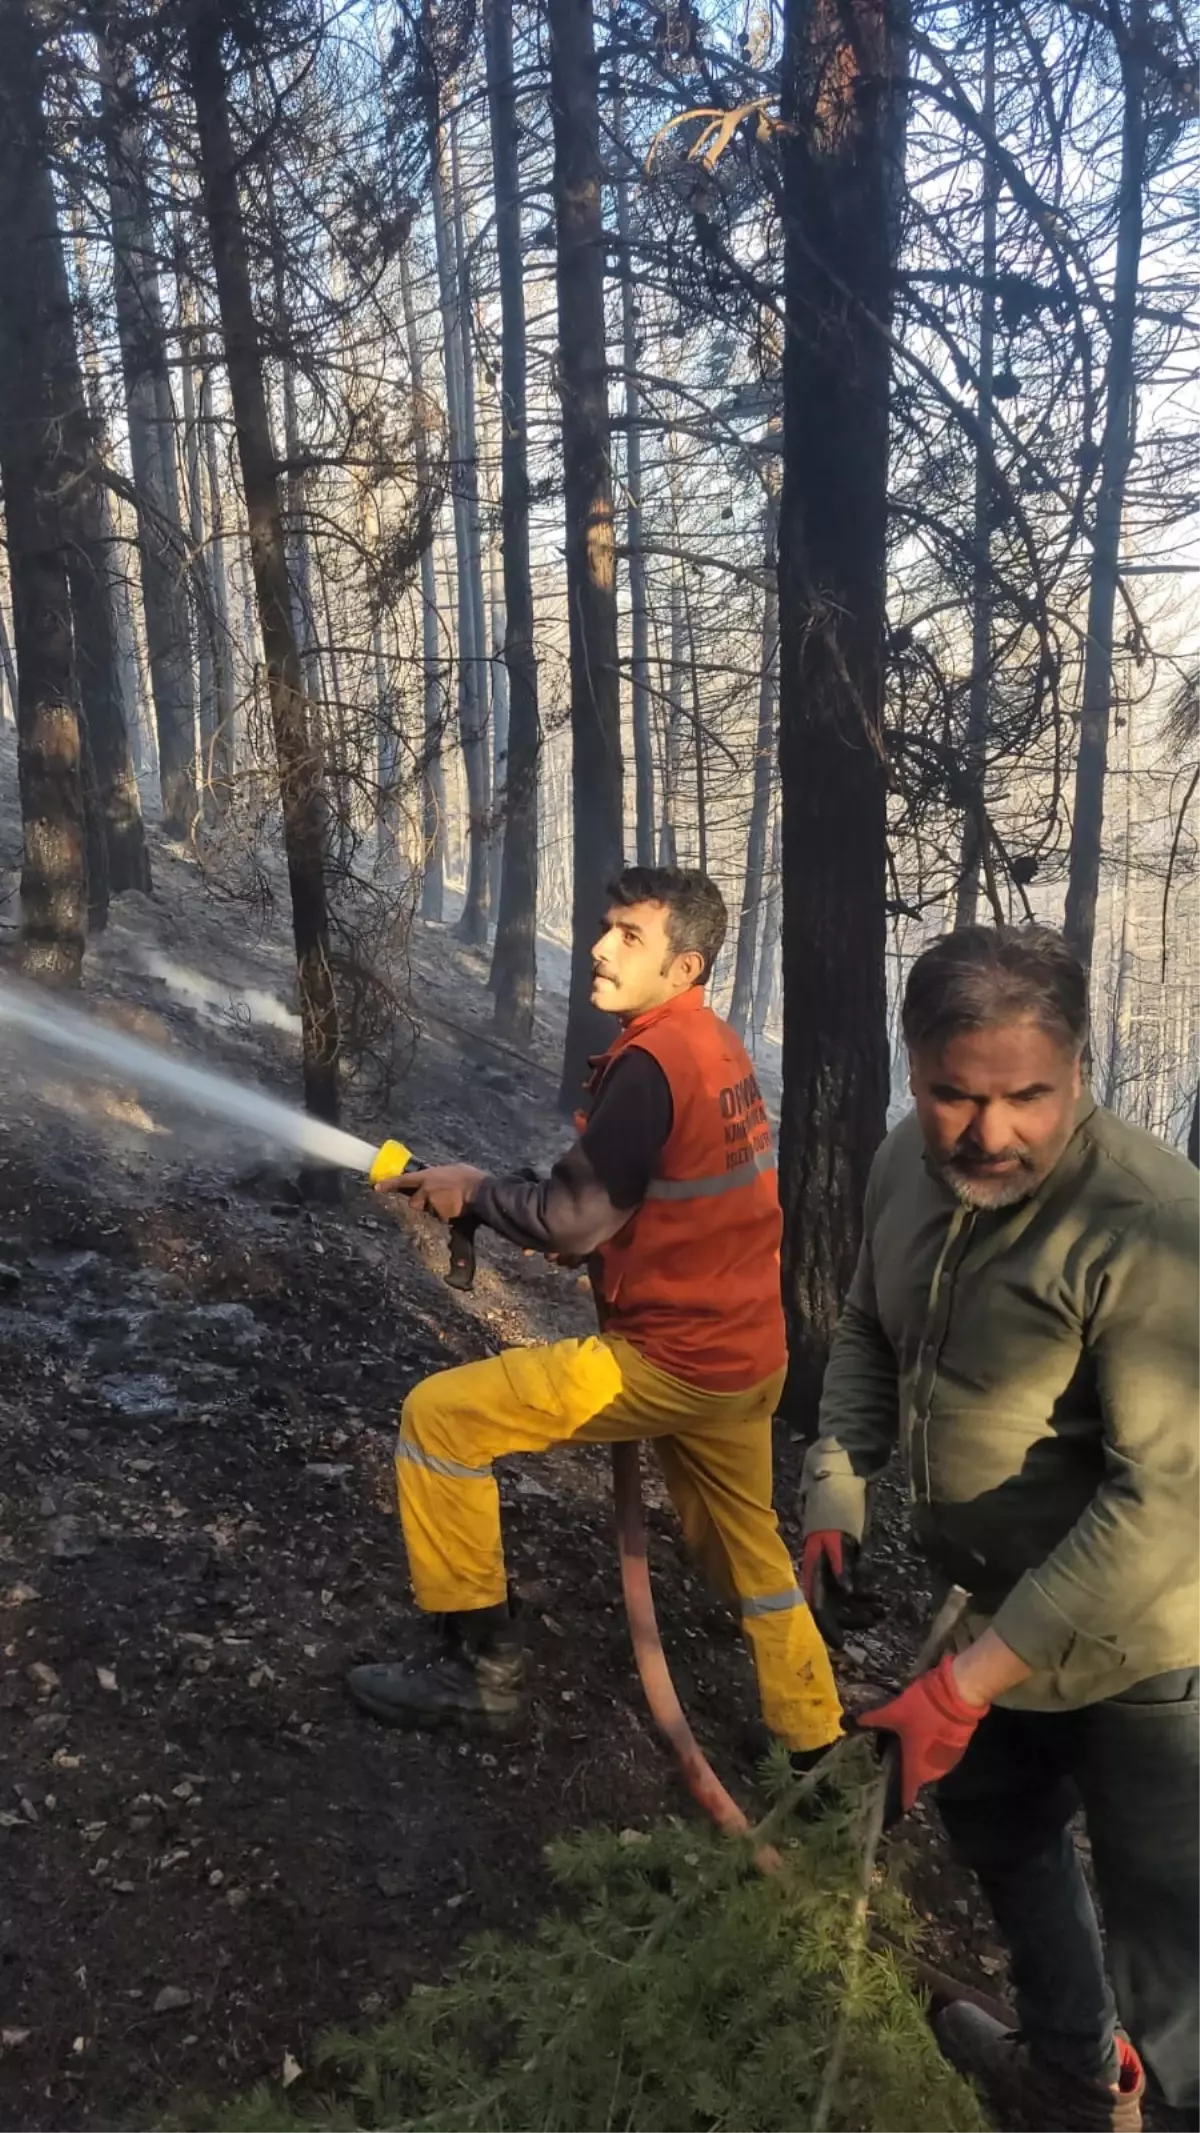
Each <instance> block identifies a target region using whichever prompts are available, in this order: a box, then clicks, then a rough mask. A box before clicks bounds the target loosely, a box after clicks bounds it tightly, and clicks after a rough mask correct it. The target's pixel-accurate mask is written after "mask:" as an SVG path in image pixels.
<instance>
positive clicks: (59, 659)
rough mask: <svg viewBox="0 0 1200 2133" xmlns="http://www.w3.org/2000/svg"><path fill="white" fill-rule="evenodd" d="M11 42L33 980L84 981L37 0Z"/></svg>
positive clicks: (62, 307)
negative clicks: (34, 17)
mask: <svg viewBox="0 0 1200 2133" xmlns="http://www.w3.org/2000/svg"><path fill="white" fill-rule="evenodd" d="M0 46H2V48H3V52H4V64H3V67H0V480H2V482H3V489H4V515H5V525H6V530H7V536H8V560H9V570H10V572H11V579H12V604H13V635H14V638H15V640H16V655H17V746H18V766H19V777H20V788H21V824H22V830H23V834H24V846H25V855H24V864H23V867H22V872H21V944H20V953H21V961H22V964H23V967H24V969H25V970H26V971H27V972H28V974H29V975H30V976H31V977H37V978H41V979H44V980H47V981H49V982H51V983H56V984H61V985H72V984H78V982H79V978H80V973H81V970H82V966H83V948H84V937H85V934H86V930H87V901H88V897H87V855H86V845H85V832H84V797H83V778H82V760H81V753H80V739H81V734H80V717H79V703H78V695H77V677H76V672H75V657H74V642H73V634H72V626H71V599H70V588H69V585H68V579H67V552H68V549H69V546H70V541H71V529H70V526H69V524H68V519H67V501H66V499H67V496H68V494H69V493H70V489H71V485H72V482H73V480H74V479H75V477H76V471H77V470H76V469H75V467H74V466H73V464H72V460H71V455H70V452H69V449H68V446H67V443H66V438H65V432H64V424H63V419H62V417H63V409H62V407H61V405H60V403H59V394H60V389H61V379H62V375H63V369H64V346H65V343H66V342H67V340H69V339H70V337H71V335H72V333H73V323H72V318H71V308H70V303H69V301H68V300H67V292H66V286H65V276H64V277H63V279H62V281H61V282H57V281H56V277H55V275H54V272H53V259H54V250H55V245H56V242H57V240H58V230H57V222H56V219H55V217H54V213H53V206H54V199H53V190H52V187H51V184H50V176H49V158H48V150H47V142H46V128H45V120H44V117H43V113H42V104H41V69H40V55H39V51H38V41H37V32H36V30H35V28H34V24H33V20H32V17H31V14H30V11H29V8H28V6H27V5H26V0H0ZM48 209H49V221H47V212H48ZM59 261H60V264H61V249H60V251H59Z"/></svg>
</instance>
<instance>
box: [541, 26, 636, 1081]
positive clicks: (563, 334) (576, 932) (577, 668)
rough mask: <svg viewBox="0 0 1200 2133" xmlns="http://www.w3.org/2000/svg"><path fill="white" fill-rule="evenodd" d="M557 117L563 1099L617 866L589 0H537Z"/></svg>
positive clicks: (605, 1020) (599, 1037)
mask: <svg viewBox="0 0 1200 2133" xmlns="http://www.w3.org/2000/svg"><path fill="white" fill-rule="evenodd" d="M547 22H548V26H549V33H550V102H551V110H552V115H553V120H554V179H553V184H554V215H555V226H556V232H557V265H556V281H557V288H558V390H559V398H560V400H561V403H562V440H563V484H564V490H565V505H566V550H567V609H568V616H569V623H570V660H571V762H572V790H571V809H572V824H573V830H574V851H573V881H572V895H571V987H570V995H569V999H568V1003H567V1037H566V1050H565V1056H564V1059H563V1076H562V1087H561V1090H560V1099H559V1100H560V1102H561V1104H562V1106H563V1108H564V1110H567V1111H570V1110H572V1109H573V1108H574V1106H575V1104H576V1102H577V1100H578V1096H579V1089H580V1085H581V1083H582V1082H583V1080H584V1077H585V1075H586V1072H587V1062H588V1058H589V1055H590V1054H591V1053H593V1052H596V1051H599V1050H600V1049H601V1048H602V1047H603V1046H604V1045H605V1044H606V1043H607V1042H609V1041H610V1039H611V1035H612V1029H613V1024H612V1020H611V1018H610V1017H609V1016H608V1015H604V1014H601V1013H599V1012H598V1011H597V1009H595V1008H594V1007H592V1005H591V1001H590V994H591V989H592V955H591V951H592V945H593V943H594V941H595V939H596V929H597V927H598V924H599V921H600V917H601V913H602V906H603V901H604V890H605V885H606V883H607V882H608V881H610V880H611V879H612V877H613V875H614V874H616V873H618V872H619V871H620V868H621V865H622V859H623V850H624V838H623V824H622V789H621V690H620V669H619V666H618V658H617V597H616V559H615V552H614V541H613V496H612V471H611V456H610V436H609V421H608V388H607V373H606V351H605V339H604V223H603V214H602V191H601V187H602V172H601V165H600V113H599V100H598V90H599V83H598V74H597V65H596V51H595V44H594V40H593V34H592V9H591V5H590V0H548V8H547Z"/></svg>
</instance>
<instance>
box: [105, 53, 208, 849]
mask: <svg viewBox="0 0 1200 2133" xmlns="http://www.w3.org/2000/svg"><path fill="white" fill-rule="evenodd" d="M97 54H98V59H99V68H100V78H101V112H102V118H103V130H104V150H105V158H106V166H107V173H108V190H109V200H110V204H111V207H112V243H113V266H114V276H113V280H114V294H115V299H116V312H117V332H118V337H119V339H120V343H121V369H122V374H123V377H124V381H125V405H126V411H127V414H128V418H129V453H130V459H131V461H132V464H133V479H134V486H135V489H136V492H137V504H138V555H139V560H140V564H141V577H142V609H143V613H144V615H145V620H146V649H147V653H148V657H149V662H150V686H151V693H152V695H153V698H154V719H155V728H156V732H157V737H158V768H159V783H160V787H161V790H162V804H163V827H164V829H166V830H167V831H168V833H169V834H170V835H172V836H177V837H185V836H188V835H189V834H190V832H191V829H192V825H193V823H194V822H195V819H196V807H197V801H196V691H195V683H194V679H193V675H192V654H191V631H190V621H189V615H188V598H187V572H186V567H185V556H186V543H185V539H184V532H183V521H182V516H181V512H180V497H179V479H178V474H177V471H176V466H175V425H174V419H173V415H172V409H171V389H170V378H169V375H168V371H167V347H166V327H165V323H164V319H163V310H162V299H161V297H160V294H159V287H158V268H157V262H156V260H155V256H154V237H153V222H152V217H151V213H150V208H149V203H148V201H147V199H146V196H145V183H144V178H143V174H142V169H141V160H142V147H141V140H140V137H139V132H138V128H137V126H136V124H135V123H134V120H133V116H132V111H131V103H132V87H131V83H130V80H129V78H128V74H127V72H126V71H125V70H124V69H123V67H122V66H121V65H120V64H119V63H118V61H117V59H116V56H115V54H114V53H113V52H112V51H111V50H110V48H109V46H108V45H107V44H106V43H105V41H104V38H103V36H102V35H100V36H98V37H97Z"/></svg>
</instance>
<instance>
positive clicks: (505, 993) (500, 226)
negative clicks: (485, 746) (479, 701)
mask: <svg viewBox="0 0 1200 2133" xmlns="http://www.w3.org/2000/svg"><path fill="white" fill-rule="evenodd" d="M483 21H484V35H485V37H486V39H487V70H488V108H489V112H490V116H491V129H492V159H493V167H494V174H495V177H494V182H495V193H496V254H497V265H498V269H499V276H500V525H501V550H502V554H503V558H504V616H505V623H504V667H505V672H506V673H507V676H508V688H509V699H508V760H507V763H506V766H505V828H504V858H503V866H502V869H501V876H500V907H499V913H498V916H497V920H496V946H495V952H494V954H493V958H492V991H493V993H494V995H495V1002H496V1027H497V1029H498V1030H500V1031H501V1032H502V1034H503V1035H505V1036H507V1037H511V1038H513V1039H515V1040H516V1041H517V1042H518V1043H521V1044H528V1042H529V1040H530V1038H531V1037H532V1035H533V1012H534V1004H535V999H536V992H537V892H538V757H539V753H540V748H541V727H540V724H539V719H538V673H537V655H536V652H535V649H534V633H533V583H532V579H531V576H530V567H529V464H528V430H529V417H528V408H527V403H526V392H525V282H524V274H523V269H522V264H521V173H520V162H519V157H518V147H517V143H518V135H517V104H516V89H515V84H514V80H513V50H512V0H484V16H483Z"/></svg>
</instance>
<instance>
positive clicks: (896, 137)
mask: <svg viewBox="0 0 1200 2133" xmlns="http://www.w3.org/2000/svg"><path fill="white" fill-rule="evenodd" d="M889 22H890V17H889V13H888V10H887V9H886V8H885V7H884V6H883V5H882V0H789V4H788V6H787V10H786V28H785V51H784V116H785V120H786V121H787V123H788V131H787V133H786V134H785V137H784V138H785V149H784V156H785V163H784V188H785V238H784V242H785V255H784V278H785V292H786V305H787V334H786V339H785V347H784V366H783V377H784V472H783V490H782V496H781V499H780V515H779V615H780V665H779V688H780V705H779V709H780V782H781V798H782V808H783V830H782V872H783V993H784V1008H783V1073H784V1097H783V1109H782V1118H781V1132H780V1193H781V1198H782V1201H783V1209H784V1220H785V1239H784V1298H785V1303H786V1307H787V1314H788V1329H789V1347H790V1357H791V1372H790V1377H789V1384H788V1390H787V1396H786V1411H787V1413H788V1415H789V1417H790V1419H792V1420H793V1421H796V1422H798V1423H799V1424H800V1425H801V1426H802V1427H808V1426H811V1424H812V1423H813V1421H814V1419H815V1411H816V1399H817V1395H818V1392H819V1389H820V1383H821V1376H822V1372H823V1369H824V1363H825V1356H826V1352H827V1347H828V1342H829V1337H830V1334H831V1332H832V1330H833V1326H834V1323H835V1321H836V1318H837V1314H838V1311H839V1308H840V1305H841V1300H842V1297H843V1295H844V1293H845V1290H846V1287H847V1285H848V1283H849V1280H850V1275H851V1272H852V1270H853V1266H854V1260H855V1255H856V1252H857V1248H858V1239H859V1234H860V1228H861V1216H862V1200H863V1192H864V1189H865V1186H866V1181H867V1172H868V1169H869V1167H870V1162H871V1157H872V1155H873V1154H874V1151H875V1148H876V1146H877V1144H878V1142H879V1141H880V1139H881V1138H882V1135H883V1132H884V1126H885V1121H886V1114H887V1095H888V1043H887V996H886V983H885V947H886V926H885V914H884V898H885V886H886V873H885V838H886V819H885V804H884V797H885V783H884V746H883V679H884V643H885V629H886V615H885V535H886V521H887V459H888V373H889V349H888V343H887V339H886V328H887V324H888V320H889V316H890V310H891V287H892V267H893V262H894V258H895V247H896V241H897V215H896V195H897V191H898V186H899V181H900V156H901V146H902V125H901V119H902V110H901V106H900V99H899V92H898V90H897V88H896V87H895V86H894V85H895V82H896V80H897V77H898V76H899V74H900V72H901V70H902V64H903V61H902V54H900V53H899V52H897V51H895V50H894V49H893V44H892V38H893V34H894V33H893V32H892V31H891V29H890V28H889Z"/></svg>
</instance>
